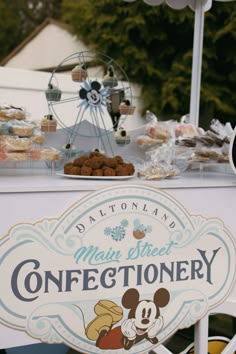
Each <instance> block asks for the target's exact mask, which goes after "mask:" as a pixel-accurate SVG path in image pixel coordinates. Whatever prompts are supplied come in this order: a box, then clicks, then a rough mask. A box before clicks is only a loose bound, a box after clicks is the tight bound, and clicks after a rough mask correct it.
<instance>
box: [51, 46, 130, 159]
mask: <svg viewBox="0 0 236 354" xmlns="http://www.w3.org/2000/svg"><path fill="white" fill-rule="evenodd" d="M62 67H63V68H64V67H68V68H72V69H71V80H72V82H73V94H71V91H70V92H69V91H68V88H62V87H60V82H59V75H58V74H59V73H60V72H61V71H62ZM45 94H46V98H47V102H48V115H46V116H45V121H46V129H45V131H49V130H47V129H49V128H48V127H49V126H53V128H52V129H53V130H54V131H55V125H56V124H57V123H58V124H59V126H60V127H61V128H64V129H65V130H66V131H67V133H68V144H67V146H68V148H70V147H71V146H72V145H73V144H74V142H75V140H76V139H77V138H78V137H79V136H85V137H88V138H89V137H97V138H98V140H99V143H100V146H101V148H102V149H103V150H104V151H107V150H108V149H110V152H111V153H113V152H112V146H111V143H110V138H109V136H110V135H111V132H113V133H114V135H115V141H116V142H117V143H118V144H120V145H122V144H123V145H125V144H128V143H129V142H130V138H129V136H128V134H127V132H126V131H125V129H124V127H123V126H124V123H125V120H126V119H127V116H129V115H132V114H133V113H134V110H135V107H134V106H133V105H132V90H131V86H130V84H129V80H128V77H127V75H126V73H125V72H124V70H123V69H122V68H121V67H120V66H119V64H118V63H117V62H116V61H115V60H114V59H112V58H111V57H109V56H106V55H103V54H100V53H96V55H95V54H94V53H92V52H89V51H83V52H78V53H74V54H72V55H70V56H68V57H67V58H65V59H64V60H62V62H61V63H60V64H59V65H58V66H57V67H56V68H55V69H54V70H53V72H52V74H51V77H50V79H49V82H48V88H47V90H46V91H45ZM68 112H70V113H68ZM71 112H72V113H71ZM68 114H70V117H69V118H70V120H69V121H70V122H71V121H72V122H73V124H71V123H70V124H69V123H68V121H67V116H68ZM71 115H73V117H71ZM85 120H87V121H88V122H89V123H91V129H90V130H89V132H84V131H83V130H82V129H81V123H82V122H83V121H85ZM53 123H54V125H53ZM55 123H56V124H55Z"/></svg>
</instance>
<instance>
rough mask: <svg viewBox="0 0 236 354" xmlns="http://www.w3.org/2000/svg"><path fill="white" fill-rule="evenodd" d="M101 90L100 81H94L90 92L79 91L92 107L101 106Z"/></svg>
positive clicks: (81, 96)
mask: <svg viewBox="0 0 236 354" xmlns="http://www.w3.org/2000/svg"><path fill="white" fill-rule="evenodd" d="M100 88H101V84H100V83H99V82H98V81H92V82H91V88H90V89H89V90H86V89H85V88H81V89H80V90H79V96H80V98H82V99H86V100H87V102H88V103H89V104H90V105H92V106H98V105H100V104H101V95H100Z"/></svg>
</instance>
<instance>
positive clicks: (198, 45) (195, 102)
mask: <svg viewBox="0 0 236 354" xmlns="http://www.w3.org/2000/svg"><path fill="white" fill-rule="evenodd" d="M195 4H196V7H195V19H194V38H193V62H192V79H191V95H190V123H192V124H194V125H195V126H198V125H199V107H200V90H201V68H202V48H203V33H204V16H205V3H204V2H203V1H202V0H200V1H199V0H197V1H195Z"/></svg>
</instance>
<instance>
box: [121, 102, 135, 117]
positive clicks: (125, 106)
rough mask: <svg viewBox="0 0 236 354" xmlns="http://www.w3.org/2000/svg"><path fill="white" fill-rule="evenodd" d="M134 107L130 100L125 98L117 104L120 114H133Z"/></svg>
mask: <svg viewBox="0 0 236 354" xmlns="http://www.w3.org/2000/svg"><path fill="white" fill-rule="evenodd" d="M135 108H136V107H135V106H133V105H132V104H131V102H130V100H127V99H125V100H123V101H122V102H121V103H120V105H119V111H120V114H125V115H132V114H134V111H135Z"/></svg>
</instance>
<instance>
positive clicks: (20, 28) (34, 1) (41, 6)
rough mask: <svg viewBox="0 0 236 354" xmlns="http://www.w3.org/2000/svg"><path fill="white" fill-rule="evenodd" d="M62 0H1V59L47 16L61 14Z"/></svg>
mask: <svg viewBox="0 0 236 354" xmlns="http://www.w3.org/2000/svg"><path fill="white" fill-rule="evenodd" d="M61 5H62V0H16V1H9V0H0V14H1V21H0V48H1V50H0V60H1V59H3V58H4V57H5V56H7V55H8V54H9V53H10V52H11V51H12V50H13V49H14V48H15V47H16V46H17V45H18V44H19V43H20V42H21V41H22V40H24V39H25V37H26V36H28V35H29V34H30V33H31V32H32V31H33V30H34V29H35V28H36V27H37V26H38V25H40V24H41V23H42V22H43V21H44V20H45V19H46V18H47V17H53V18H55V19H57V18H59V17H60V16H61Z"/></svg>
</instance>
